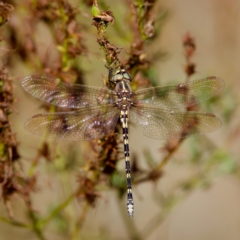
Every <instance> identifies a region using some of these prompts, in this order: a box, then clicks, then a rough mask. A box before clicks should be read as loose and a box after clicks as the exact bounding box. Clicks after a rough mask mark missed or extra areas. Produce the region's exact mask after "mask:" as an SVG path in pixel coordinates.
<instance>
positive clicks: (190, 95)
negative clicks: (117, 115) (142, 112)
mask: <svg viewBox="0 0 240 240" xmlns="http://www.w3.org/2000/svg"><path fill="white" fill-rule="evenodd" d="M223 87H224V82H223V80H222V79H220V78H218V77H207V78H203V79H199V80H195V81H189V82H188V83H184V84H177V85H168V86H160V87H153V88H147V89H141V90H138V91H136V92H135V94H134V95H133V101H134V102H135V104H139V105H142V106H144V105H145V106H146V105H147V106H151V107H159V108H163V109H172V108H181V107H182V108H183V107H189V106H194V105H196V104H198V103H200V102H202V101H204V100H207V99H209V98H211V97H212V96H214V95H216V94H218V93H219V92H220V91H221V90H222V89H223Z"/></svg>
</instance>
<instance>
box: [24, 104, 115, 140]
mask: <svg viewBox="0 0 240 240" xmlns="http://www.w3.org/2000/svg"><path fill="white" fill-rule="evenodd" d="M118 118H119V112H118V111H117V109H115V108H111V109H108V111H107V112H106V111H105V110H103V109H102V108H95V109H88V110H78V111H73V112H62V113H53V114H51V113H46V114H37V115H35V116H33V117H31V118H29V119H28V120H27V121H26V123H25V128H26V130H28V131H29V132H31V133H33V134H36V135H40V136H44V137H51V138H57V139H62V140H71V141H79V140H93V139H98V138H102V137H104V136H105V135H108V134H110V133H112V132H113V131H114V129H115V127H116V124H117V121H118Z"/></svg>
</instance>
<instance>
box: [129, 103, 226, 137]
mask: <svg viewBox="0 0 240 240" xmlns="http://www.w3.org/2000/svg"><path fill="white" fill-rule="evenodd" d="M129 112H130V114H129V120H130V121H132V122H134V123H137V124H140V125H141V126H142V127H143V133H144V135H145V136H147V137H151V138H157V139H168V138H174V137H178V138H183V137H187V136H188V135H192V134H204V133H209V132H212V131H215V130H217V129H218V128H220V127H221V125H222V124H221V121H220V119H219V118H217V117H216V116H214V115H213V114H210V113H195V112H174V111H170V110H166V109H157V108H142V109H136V108H131V110H130V111H129Z"/></svg>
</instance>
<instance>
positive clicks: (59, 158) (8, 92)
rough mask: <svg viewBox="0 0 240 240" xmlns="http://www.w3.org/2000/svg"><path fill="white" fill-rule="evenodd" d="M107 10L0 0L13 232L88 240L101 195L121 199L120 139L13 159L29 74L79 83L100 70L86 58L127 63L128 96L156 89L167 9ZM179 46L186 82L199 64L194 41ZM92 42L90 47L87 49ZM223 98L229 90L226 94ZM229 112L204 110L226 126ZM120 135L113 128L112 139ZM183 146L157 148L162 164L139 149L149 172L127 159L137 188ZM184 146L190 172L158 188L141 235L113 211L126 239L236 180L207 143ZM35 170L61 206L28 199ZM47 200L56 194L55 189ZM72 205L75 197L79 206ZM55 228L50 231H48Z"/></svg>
mask: <svg viewBox="0 0 240 240" xmlns="http://www.w3.org/2000/svg"><path fill="white" fill-rule="evenodd" d="M108 6H109V5H108V2H105V1H87V0H85V1H84V0H82V1H71V3H70V1H69V2H68V1H61V0H57V1H46V0H38V1H34V0H23V1H20V2H19V1H8V3H3V2H0V25H1V26H0V27H1V31H0V41H1V42H0V44H1V47H2V48H5V49H8V53H7V54H5V55H2V56H1V62H2V66H1V68H0V101H1V102H0V104H1V108H0V121H1V125H0V182H1V187H2V192H1V195H2V203H3V204H4V205H5V207H6V212H7V213H8V216H7V217H4V216H0V220H1V221H2V222H5V223H7V224H10V225H12V228H14V227H21V228H25V229H27V231H29V229H30V230H31V231H33V232H34V233H35V234H36V237H37V238H38V239H50V238H48V237H47V235H49V232H55V233H54V234H56V236H58V237H59V238H58V239H60V237H61V236H62V237H63V238H62V239H82V238H83V239H89V236H91V239H93V237H94V233H91V232H89V233H88V234H87V236H85V234H86V233H85V232H84V230H83V228H84V223H85V221H86V218H87V216H88V213H89V212H90V210H91V208H92V207H95V208H97V207H96V204H97V200H99V199H100V198H103V195H104V191H105V190H108V189H114V190H115V191H117V192H118V197H119V199H121V198H122V197H123V196H124V195H125V193H126V186H125V185H126V183H125V173H124V170H121V169H119V168H118V166H117V165H118V162H119V161H120V160H122V158H123V151H122V143H121V140H119V137H118V135H117V134H114V135H111V136H107V137H105V138H103V139H99V140H98V141H93V142H89V143H84V149H85V150H84V152H83V153H81V154H79V152H78V151H77V149H76V146H75V145H74V144H71V143H70V144H66V145H65V144H64V145H65V146H62V147H61V146H60V147H59V145H58V143H57V142H56V141H49V140H48V139H43V140H42V141H41V143H40V144H39V146H36V145H35V149H34V150H30V149H29V151H34V153H33V154H32V156H33V157H32V159H30V160H28V163H29V164H30V166H29V165H27V164H25V163H24V160H26V159H27V156H28V153H27V152H23V153H22V154H21V156H20V154H19V149H21V147H23V146H25V148H26V144H25V142H24V141H22V142H19V141H18V140H17V138H16V133H15V132H14V131H13V130H12V126H11V123H10V122H9V116H10V115H11V114H12V113H13V111H14V110H13V109H14V108H13V103H14V102H15V101H16V97H15V96H14V92H13V85H14V84H15V83H14V81H17V79H18V78H19V76H22V75H24V74H25V72H30V73H40V74H44V75H49V76H51V77H53V78H59V79H61V80H62V81H65V82H75V83H81V84H83V83H85V82H86V79H87V78H88V75H89V74H90V75H91V74H92V73H91V72H93V71H95V72H98V69H99V66H94V65H93V64H92V65H91V66H90V64H89V61H88V58H91V59H98V62H97V63H98V64H97V65H102V66H104V65H106V66H107V67H111V66H113V65H114V66H124V67H125V68H126V69H127V70H128V71H129V72H130V73H131V74H132V76H133V79H134V82H133V85H132V87H133V89H134V90H135V89H137V88H142V87H147V86H155V85H156V84H157V79H158V72H157V70H156V68H155V66H156V63H157V61H160V60H161V59H162V58H163V57H164V55H165V53H164V51H162V49H160V48H159V44H158V43H157V42H158V40H159V38H160V37H161V29H162V25H163V24H164V21H165V18H166V16H167V12H166V10H165V9H163V8H162V7H161V4H160V3H159V1H154V0H125V1H121V3H120V1H119V2H118V3H116V8H114V7H112V8H109V7H108ZM39 39H40V40H39ZM45 41H46V42H45ZM43 42H44V45H43V44H42V43H43ZM113 42H116V43H115V44H116V45H115V44H113ZM182 44H183V49H184V57H185V66H184V68H183V71H184V72H185V74H186V81H188V80H189V78H190V77H191V76H192V75H193V74H194V73H195V70H196V63H194V62H193V61H192V56H193V55H194V54H195V51H196V43H195V39H194V38H193V37H192V36H191V34H189V33H187V34H186V35H185V36H184V38H183V42H182ZM94 45H95V48H93V47H92V46H94ZM97 45H99V46H100V50H99V49H98V47H97ZM149 45H151V46H155V50H154V51H152V52H151V51H148V46H149ZM122 49H125V51H123V50H122ZM103 54H104V55H103ZM93 61H94V60H93ZM16 62H18V64H19V63H22V65H21V66H25V70H23V72H24V73H23V72H21V73H19V76H13V75H12V74H11V72H14V69H15V68H16V65H17V64H16ZM9 73H10V74H9ZM98 75H99V77H100V74H98ZM103 80H104V79H103ZM226 91H227V92H228V93H229V91H230V90H229V89H227V90H226ZM18 101H20V100H18ZM20 104H21V102H20ZM41 104H42V106H41V107H42V108H43V110H44V111H55V110H57V109H56V107H51V106H49V105H47V104H43V103H41ZM234 106H235V105H234V101H233V100H232V99H231V98H228V100H227V101H223V100H221V97H216V98H214V99H212V100H210V101H208V102H207V103H206V105H205V106H204V107H205V108H206V110H209V111H212V110H213V109H216V108H218V109H224V110H223V111H219V112H222V118H223V122H224V123H228V122H229V121H230V120H231V116H232V115H233V114H234ZM187 110H192V109H187ZM119 130H120V128H119V127H118V128H117V129H116V133H117V132H119ZM230 138H231V136H230ZM232 138H234V135H232ZM184 142H185V139H175V140H171V141H168V142H166V144H165V146H164V147H163V148H162V149H161V156H162V155H163V157H162V158H161V159H160V158H159V159H154V157H153V156H152V155H151V153H150V152H149V151H148V150H144V151H143V152H142V150H141V151H140V152H139V153H138V154H141V153H143V154H144V157H145V160H146V162H147V168H145V169H142V168H141V167H140V166H139V164H138V163H137V161H136V155H135V154H134V153H133V154H132V160H131V161H132V175H133V183H134V186H133V187H136V185H140V184H141V183H143V182H153V183H156V182H157V181H160V180H161V178H164V171H163V169H164V167H165V165H166V164H167V163H168V162H169V161H170V160H171V159H172V156H173V154H174V153H175V152H176V151H177V150H178V149H179V148H180V147H181V146H182V144H183V143H184ZM189 145H190V148H189V149H190V150H189V153H188V156H186V159H185V163H186V164H188V167H189V168H190V169H193V171H192V172H194V174H190V175H189V176H186V177H185V178H184V179H182V181H180V182H179V183H178V184H177V185H176V186H174V188H172V189H170V190H169V192H168V193H167V194H163V193H161V191H156V192H155V193H154V194H153V197H154V200H155V201H156V204H157V205H158V206H159V209H158V210H157V211H156V212H155V215H154V216H153V217H152V220H150V221H149V223H148V224H146V226H145V227H144V228H141V229H139V228H138V226H135V224H134V221H132V220H129V219H127V218H126V214H125V211H126V209H125V208H121V206H120V207H119V209H120V210H121V212H122V216H123V220H124V222H125V223H126V228H127V230H128V234H129V239H146V238H147V237H148V236H150V235H151V233H152V232H153V231H154V230H155V229H156V228H157V227H158V226H159V225H160V224H161V223H162V221H163V220H164V219H165V218H166V216H167V215H168V213H169V212H170V211H171V210H172V209H173V208H174V207H175V206H176V205H177V204H178V203H179V201H180V200H182V199H183V198H185V197H186V196H187V195H188V194H189V193H190V192H192V191H193V190H194V189H197V188H200V187H201V188H202V187H204V188H205V187H209V186H210V185H211V183H212V181H213V180H214V179H215V178H216V177H218V176H220V175H224V174H236V175H238V176H239V165H238V164H237V162H236V160H235V159H234V157H233V156H232V155H230V154H229V153H227V152H226V151H225V150H224V149H223V148H218V147H217V146H215V144H214V143H213V142H211V141H210V140H208V139H207V138H205V137H202V138H201V139H200V138H192V140H191V142H189ZM203 148H205V150H204V153H203V150H202V149H203ZM42 162H44V167H43V166H42ZM175 164H178V163H177V162H176V163H175ZM39 172H47V173H50V175H51V176H53V177H54V178H56V179H57V180H58V184H59V185H60V189H62V192H61V194H59V195H61V197H59V198H58V200H56V199H55V198H54V197H53V201H52V204H51V206H44V209H45V210H44V211H43V212H42V211H40V210H38V205H37V204H35V203H34V201H33V199H34V195H35V194H36V193H38V194H39V192H41V190H42V189H39V188H38V181H39V180H38V178H39ZM45 187H46V188H47V187H49V186H45ZM51 194H52V195H57V194H58V193H55V192H54V188H53V189H51ZM13 196H18V197H20V198H22V199H23V201H24V203H25V212H27V213H28V215H27V216H26V217H25V220H22V218H20V219H21V220H17V218H16V217H15V214H14V210H13V209H14V208H13V206H12V198H13ZM54 199H55V200H54ZM74 200H77V205H78V206H77V207H76V201H74ZM40 201H41V200H40ZM33 205H34V206H33ZM136 211H138V210H137V209H136ZM130 221H131V222H130ZM52 223H53V225H54V227H53V229H54V230H52V229H51V228H52ZM50 224H51V225H50ZM49 225H50V226H51V227H50V228H49ZM108 230H109V229H102V230H101V231H102V232H101V236H99V237H97V238H96V239H110V238H111V237H110V236H109V233H108ZM51 239H54V238H53V237H51Z"/></svg>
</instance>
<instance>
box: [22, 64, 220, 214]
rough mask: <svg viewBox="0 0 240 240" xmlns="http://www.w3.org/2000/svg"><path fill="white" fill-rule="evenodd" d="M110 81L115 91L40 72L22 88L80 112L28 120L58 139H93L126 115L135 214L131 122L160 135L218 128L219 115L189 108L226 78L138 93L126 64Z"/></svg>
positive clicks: (124, 123) (124, 125)
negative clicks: (133, 88)
mask: <svg viewBox="0 0 240 240" xmlns="http://www.w3.org/2000/svg"><path fill="white" fill-rule="evenodd" d="M108 80H109V82H110V83H111V84H112V85H113V89H108V88H97V87H90V86H85V85H77V84H75V85H74V84H67V83H64V82H61V81H60V80H58V79H55V80H53V79H49V78H47V77H43V76H37V75H36V76H29V77H26V78H25V79H24V80H23V82H22V86H23V88H24V89H25V90H26V91H27V92H28V93H30V94H31V95H33V96H34V97H36V98H39V99H41V100H43V101H46V102H48V103H51V104H53V105H56V106H59V107H64V108H72V109H75V110H73V111H70V112H59V113H45V114H37V115H35V116H33V117H31V118H29V119H28V120H27V121H26V123H25V128H26V129H27V130H28V131H29V132H31V133H33V134H37V135H41V136H47V137H54V138H57V139H63V140H71V141H79V140H93V139H99V138H102V137H104V136H105V135H108V134H111V133H112V132H113V131H114V129H115V127H116V124H117V121H118V119H119V118H120V121H121V124H122V134H123V144H124V153H125V163H126V180H127V211H128V214H129V216H133V211H134V203H133V196H132V183H131V175H130V169H131V168H130V158H129V144H128V120H130V121H132V122H134V123H137V124H139V125H140V126H142V127H143V133H144V135H146V136H148V137H151V138H157V139H169V138H174V137H177V138H183V137H187V136H189V135H192V134H203V133H209V132H212V131H214V130H216V129H218V128H220V127H221V121H220V120H219V118H217V117H216V116H214V115H213V114H211V113H197V112H192V111H186V108H187V107H191V106H194V105H196V104H198V103H199V102H201V101H204V100H206V99H208V98H210V97H212V96H214V95H216V94H218V93H219V92H220V91H221V90H222V89H223V87H224V82H223V81H222V80H221V79H220V78H217V77H207V78H203V79H199V80H195V81H189V82H188V83H184V84H177V85H168V86H159V87H151V88H146V89H141V90H137V91H135V92H133V91H132V90H131V87H130V82H131V81H132V78H131V76H130V74H129V73H128V72H127V71H126V70H125V69H123V68H118V69H110V70H109V79H108ZM179 108H180V109H182V110H180V111H179V110H178V109H179Z"/></svg>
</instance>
